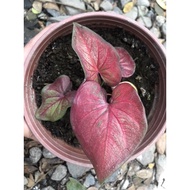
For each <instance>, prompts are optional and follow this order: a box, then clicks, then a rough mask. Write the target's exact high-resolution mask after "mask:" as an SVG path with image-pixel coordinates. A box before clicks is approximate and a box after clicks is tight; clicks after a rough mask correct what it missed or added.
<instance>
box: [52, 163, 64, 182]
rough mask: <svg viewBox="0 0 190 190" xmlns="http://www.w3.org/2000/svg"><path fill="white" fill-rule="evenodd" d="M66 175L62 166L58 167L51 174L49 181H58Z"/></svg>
mask: <svg viewBox="0 0 190 190" xmlns="http://www.w3.org/2000/svg"><path fill="white" fill-rule="evenodd" d="M66 175H67V168H66V167H65V166H64V165H58V166H57V168H56V169H55V171H54V172H53V174H52V176H51V179H52V180H54V181H60V180H62V179H63V178H64V177H65V176H66Z"/></svg>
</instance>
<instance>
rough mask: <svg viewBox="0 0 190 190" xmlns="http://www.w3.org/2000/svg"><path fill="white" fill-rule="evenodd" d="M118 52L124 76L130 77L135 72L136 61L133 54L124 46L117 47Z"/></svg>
mask: <svg viewBox="0 0 190 190" xmlns="http://www.w3.org/2000/svg"><path fill="white" fill-rule="evenodd" d="M116 50H117V53H118V54H119V58H120V59H119V65H120V67H121V75H122V77H130V76H132V75H133V73H134V72H135V67H136V65H135V62H134V60H133V58H132V57H131V55H130V54H129V53H128V51H127V50H125V49H124V48H122V47H116Z"/></svg>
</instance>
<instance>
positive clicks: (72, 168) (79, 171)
mask: <svg viewBox="0 0 190 190" xmlns="http://www.w3.org/2000/svg"><path fill="white" fill-rule="evenodd" d="M66 164H67V167H68V170H69V173H70V174H71V176H72V177H74V178H79V177H82V176H83V175H84V174H85V173H86V172H87V171H89V170H90V169H91V168H86V167H83V166H79V165H75V164H72V163H70V162H67V163H66Z"/></svg>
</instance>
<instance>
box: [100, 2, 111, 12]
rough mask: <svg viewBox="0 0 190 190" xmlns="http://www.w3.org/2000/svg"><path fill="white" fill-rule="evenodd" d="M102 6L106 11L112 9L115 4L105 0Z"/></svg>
mask: <svg viewBox="0 0 190 190" xmlns="http://www.w3.org/2000/svg"><path fill="white" fill-rule="evenodd" d="M100 8H101V9H102V10H104V11H111V10H112V9H113V5H112V4H111V3H110V2H109V1H108V0H104V1H102V3H101V4H100Z"/></svg>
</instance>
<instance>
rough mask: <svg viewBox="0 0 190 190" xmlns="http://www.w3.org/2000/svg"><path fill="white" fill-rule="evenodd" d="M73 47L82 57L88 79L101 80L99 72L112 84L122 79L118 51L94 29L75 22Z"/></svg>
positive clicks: (81, 60) (105, 80) (80, 57)
mask: <svg viewBox="0 0 190 190" xmlns="http://www.w3.org/2000/svg"><path fill="white" fill-rule="evenodd" d="M72 47H73V49H74V50H75V52H76V53H77V55H78V57H79V59H80V62H81V65H82V67H83V70H84V73H85V78H86V80H87V81H88V80H92V81H96V82H99V74H100V76H101V77H102V79H103V80H104V82H106V83H107V84H108V85H110V86H115V85H117V84H118V83H119V82H120V81H121V69H120V67H119V64H118V63H119V56H118V53H117V51H116V50H115V48H114V47H113V46H112V45H111V44H110V43H108V42H106V41H105V40H104V39H103V38H102V37H101V36H99V35H98V34H96V33H95V32H94V31H92V30H90V29H89V28H87V27H85V26H82V25H80V24H78V23H74V25H73V36H72Z"/></svg>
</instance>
